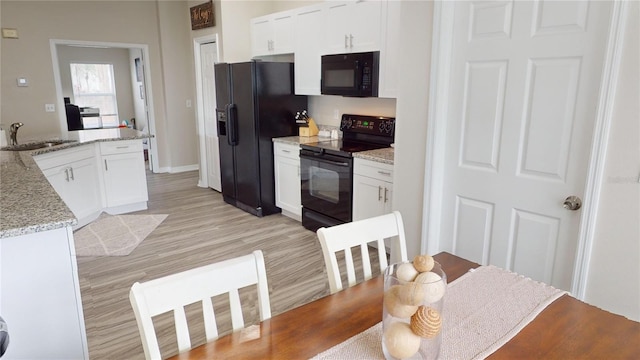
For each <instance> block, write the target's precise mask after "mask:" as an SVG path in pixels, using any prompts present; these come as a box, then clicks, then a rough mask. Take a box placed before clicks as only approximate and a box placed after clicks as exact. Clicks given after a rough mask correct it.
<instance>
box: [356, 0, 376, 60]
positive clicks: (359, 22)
mask: <svg viewBox="0 0 640 360" xmlns="http://www.w3.org/2000/svg"><path fill="white" fill-rule="evenodd" d="M382 5H383V2H382V1H379V0H365V1H358V2H354V3H352V4H350V5H349V8H350V13H351V14H352V15H351V17H350V20H351V21H350V22H349V24H350V25H351V26H350V29H349V37H350V38H349V47H350V50H351V51H353V52H362V51H376V50H380V39H381V36H380V31H381V30H380V28H381V26H380V25H381V16H382ZM351 36H353V38H351Z"/></svg>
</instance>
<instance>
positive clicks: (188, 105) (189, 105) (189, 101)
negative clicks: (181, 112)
mask: <svg viewBox="0 0 640 360" xmlns="http://www.w3.org/2000/svg"><path fill="white" fill-rule="evenodd" d="M187 107H188V108H190V107H191V100H187Z"/></svg>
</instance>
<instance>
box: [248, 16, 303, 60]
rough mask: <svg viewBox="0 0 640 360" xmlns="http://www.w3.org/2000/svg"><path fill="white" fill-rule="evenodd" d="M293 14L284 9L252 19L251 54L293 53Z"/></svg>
mask: <svg viewBox="0 0 640 360" xmlns="http://www.w3.org/2000/svg"><path fill="white" fill-rule="evenodd" d="M293 14H294V13H293V12H292V11H283V12H279V13H274V14H269V15H266V16H261V17H258V18H254V19H251V55H252V56H265V55H278V54H291V53H293V49H294V35H293Z"/></svg>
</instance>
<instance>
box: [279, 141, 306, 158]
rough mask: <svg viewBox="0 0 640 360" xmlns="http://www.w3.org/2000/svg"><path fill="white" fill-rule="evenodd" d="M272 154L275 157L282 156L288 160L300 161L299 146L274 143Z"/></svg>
mask: <svg viewBox="0 0 640 360" xmlns="http://www.w3.org/2000/svg"><path fill="white" fill-rule="evenodd" d="M273 153H274V154H275V156H284V157H287V158H290V159H294V160H298V159H300V146H299V145H292V144H285V143H281V142H276V143H274V144H273Z"/></svg>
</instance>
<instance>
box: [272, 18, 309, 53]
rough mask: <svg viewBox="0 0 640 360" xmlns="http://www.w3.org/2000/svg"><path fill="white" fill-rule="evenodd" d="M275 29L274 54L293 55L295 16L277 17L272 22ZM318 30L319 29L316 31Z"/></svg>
mask: <svg viewBox="0 0 640 360" xmlns="http://www.w3.org/2000/svg"><path fill="white" fill-rule="evenodd" d="M272 28H273V39H272V40H273V42H272V43H271V44H272V49H271V50H272V53H273V54H291V53H293V44H294V41H293V39H294V34H293V16H292V15H291V14H282V15H278V16H276V17H275V18H274V19H273V20H272ZM316 30H317V29H316Z"/></svg>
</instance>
